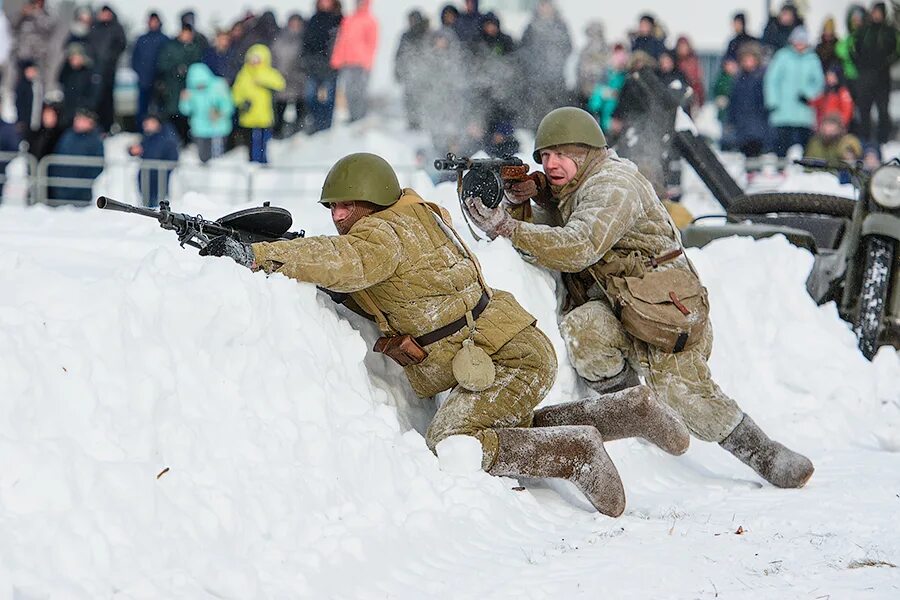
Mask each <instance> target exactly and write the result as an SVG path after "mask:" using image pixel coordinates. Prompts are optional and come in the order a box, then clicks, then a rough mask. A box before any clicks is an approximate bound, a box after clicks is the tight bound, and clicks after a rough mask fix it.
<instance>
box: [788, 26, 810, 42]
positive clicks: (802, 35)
mask: <svg viewBox="0 0 900 600" xmlns="http://www.w3.org/2000/svg"><path fill="white" fill-rule="evenodd" d="M788 43H789V44H803V45H804V46H809V32H808V31H807V30H806V27H804V26H803V25H798V26H797V27H794V30H793V31H792V32H791V35H790V37H788Z"/></svg>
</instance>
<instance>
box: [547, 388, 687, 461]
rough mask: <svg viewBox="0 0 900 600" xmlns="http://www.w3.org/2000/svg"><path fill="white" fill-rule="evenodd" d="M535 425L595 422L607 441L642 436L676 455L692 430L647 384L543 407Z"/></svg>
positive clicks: (684, 450)
mask: <svg viewBox="0 0 900 600" xmlns="http://www.w3.org/2000/svg"><path fill="white" fill-rule="evenodd" d="M533 424H534V426H535V427H548V426H558V425H593V426H594V427H596V428H597V429H598V430H599V431H600V435H601V436H603V439H604V441H607V442H611V441H613V440H619V439H622V438H629V437H639V438H643V439H645V440H647V441H648V442H650V443H652V444H655V445H656V446H658V447H659V448H661V449H662V450H665V451H666V452H668V453H669V454H674V455H675V456H678V455H680V454H684V453H685V452H687V449H688V446H689V445H690V442H691V434H690V432H689V431H688V429H687V427H685V426H684V424H683V423H682V422H681V420H680V419H679V418H678V416H677V415H676V414H675V411H673V410H672V409H671V408H669V407H668V406H666V405H665V404H663V403H662V402H660V401H659V400H657V398H656V394H654V393H653V390H651V389H650V388H649V387H647V386H645V385H639V386H637V387H632V388H628V389H626V390H622V391H620V392H616V393H615V394H607V395H604V396H596V397H591V398H587V399H585V400H579V401H577V402H566V403H564V404H556V405H554V406H547V407H544V408H541V409H539V410H536V411H535V412H534V422H533Z"/></svg>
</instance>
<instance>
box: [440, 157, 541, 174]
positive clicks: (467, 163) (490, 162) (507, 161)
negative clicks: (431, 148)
mask: <svg viewBox="0 0 900 600" xmlns="http://www.w3.org/2000/svg"><path fill="white" fill-rule="evenodd" d="M523 164H525V163H523V162H522V159H520V158H516V157H515V156H512V157H510V158H466V157H458V158H457V157H453V158H438V159H437V160H435V161H434V168H435V169H437V170H438V171H459V170H463V171H468V170H469V169H477V168H481V169H499V168H500V167H521V166H522V165H523Z"/></svg>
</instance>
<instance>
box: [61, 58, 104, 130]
mask: <svg viewBox="0 0 900 600" xmlns="http://www.w3.org/2000/svg"><path fill="white" fill-rule="evenodd" d="M102 81H103V78H102V77H101V76H100V74H99V73H97V72H96V71H94V70H93V69H90V68H88V67H83V68H81V69H73V68H72V67H71V66H69V64H68V63H66V65H65V66H64V67H63V69H62V72H61V73H60V74H59V84H60V86H61V87H62V92H63V95H64V97H65V103H64V109H63V115H62V122H63V124H65V125H66V126H68V125H70V124H71V123H72V119H73V118H74V117H75V112H76V111H77V110H78V109H79V108H86V109H88V110H91V111H96V110H97V101H98V98H99V93H100V85H101V83H102Z"/></svg>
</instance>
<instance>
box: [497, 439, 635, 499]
mask: <svg viewBox="0 0 900 600" xmlns="http://www.w3.org/2000/svg"><path fill="white" fill-rule="evenodd" d="M494 431H495V432H496V433H497V436H498V437H499V440H500V451H499V453H498V455H497V460H496V461H494V464H493V465H492V466H491V468H490V469H488V473H490V474H491V475H498V476H501V477H533V478H547V477H552V478H557V479H567V480H569V481H571V482H572V483H574V484H575V486H576V487H578V489H579V490H581V492H582V493H583V494H584V495H585V496H586V497H587V499H588V501H590V503H591V504H592V505H593V506H594V508H596V509H597V510H598V511H599V512H601V513H603V514H604V515H608V516H610V517H618V516H619V515H621V514H622V512H624V510H625V489H624V488H623V487H622V480H621V479H620V478H619V472H618V470H616V466H615V465H614V464H613V463H612V460H610V458H609V455H608V454H606V450H605V449H604V448H603V438H602V437H601V436H600V432H599V431H597V429H596V428H595V427H579V426H575V427H542V428H539V429H534V428H526V427H515V428H509V429H494Z"/></svg>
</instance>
